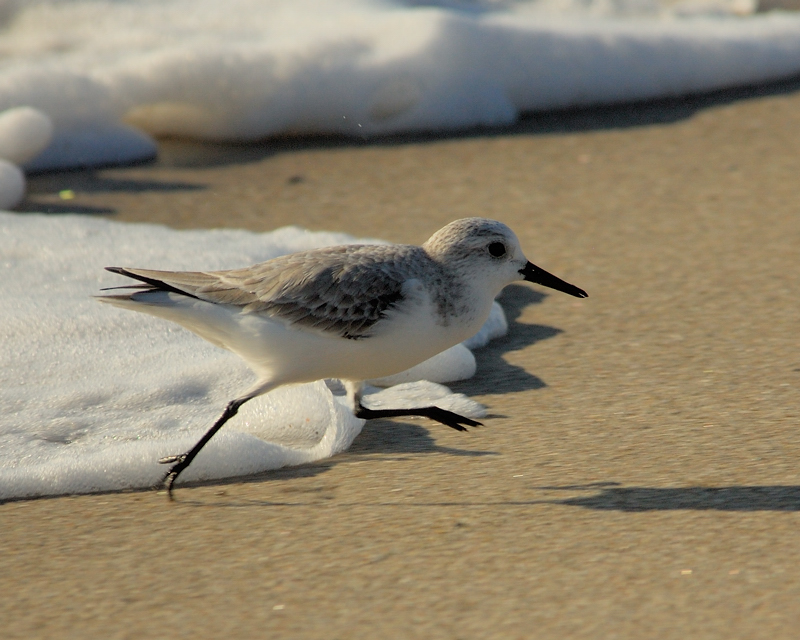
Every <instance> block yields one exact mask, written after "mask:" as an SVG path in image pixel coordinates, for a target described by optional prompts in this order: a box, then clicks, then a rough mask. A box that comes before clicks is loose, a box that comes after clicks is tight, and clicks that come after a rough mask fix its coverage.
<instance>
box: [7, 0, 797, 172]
mask: <svg viewBox="0 0 800 640" xmlns="http://www.w3.org/2000/svg"><path fill="white" fill-rule="evenodd" d="M422 4H425V5H428V6H418V5H422ZM437 5H438V6H437ZM754 8H755V0H661V1H660V2H659V1H657V0H538V1H536V2H531V1H528V2H512V1H508V2H490V1H488V0H487V1H486V2H479V1H473V2H467V1H463V2H458V1H455V0H451V1H445V0H442V1H441V2H438V3H437V2H430V3H417V2H409V3H399V2H396V3H392V2H388V1H385V0H384V1H381V0H342V1H341V2H329V1H328V0H272V1H267V0H229V1H228V2H225V3H219V2H217V1H216V0H159V1H158V2H155V1H153V0H139V1H138V2H137V1H133V0H132V1H129V2H116V1H114V0H92V1H88V0H83V1H80V0H76V1H71V2H63V1H60V0H37V1H31V2H25V3H13V4H10V5H8V6H7V7H6V9H7V10H6V12H5V13H6V14H8V15H6V24H5V28H4V31H3V37H2V39H1V40H0V54H2V55H0V109H6V108H10V107H18V106H30V107H35V108H37V109H39V110H41V111H42V112H44V113H46V114H47V115H48V116H49V117H50V118H52V120H53V122H54V123H55V126H56V137H55V140H54V142H53V145H52V146H51V147H50V148H49V149H47V150H45V151H44V154H43V155H42V156H40V157H39V158H37V159H36V160H35V161H33V162H32V163H31V164H30V165H29V167H30V168H35V169H43V168H53V167H69V166H77V165H91V164H93V163H94V164H107V163H110V162H123V161H126V160H133V159H136V158H143V157H150V156H152V155H153V153H154V152H155V148H156V147H155V144H154V142H153V141H152V139H150V138H149V137H148V135H147V134H150V135H155V136H160V135H172V136H189V137H193V138H198V139H204V140H256V139H259V138H264V137H266V136H271V135H276V134H286V133H343V134H351V135H359V136H363V135H374V134H386V133H393V132H402V131H419V130H442V129H454V128H459V127H467V126H474V125H491V124H503V123H509V122H512V121H513V120H514V119H515V118H516V117H517V115H518V114H519V113H521V112H524V111H531V110H537V109H552V108H556V107H565V106H574V105H587V104H599V103H608V102H615V101H622V100H634V99H643V98H652V97H657V96H666V95H677V94H683V93H688V92H696V91H705V90H710V89H716V88H720V87H726V86H732V85H737V84H743V83H751V82H759V81H764V80H769V79H773V78H778V77H781V76H786V75H789V74H794V73H798V72H800V16H798V15H797V14H791V13H781V12H773V13H770V14H765V15H744V16H739V17H737V16H736V14H750V13H752V11H753V9H754ZM686 16H689V17H686ZM126 123H127V125H131V126H133V127H135V129H131V128H129V127H128V126H127V125H126Z"/></svg>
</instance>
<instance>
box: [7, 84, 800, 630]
mask: <svg viewBox="0 0 800 640" xmlns="http://www.w3.org/2000/svg"><path fill="white" fill-rule="evenodd" d="M677 108H678V106H676V109H677ZM637 109H639V107H631V109H630V115H631V118H633V119H635V117H636V112H637ZM689 113H690V115H687V116H686V117H683V118H673V119H669V118H664V119H662V120H656V119H655V118H651V119H650V120H646V121H645V124H642V125H641V126H629V127H624V128H614V127H610V128H589V129H588V130H570V131H556V132H549V133H545V132H541V131H526V130H518V131H515V132H514V133H498V132H494V133H489V134H483V133H481V134H476V135H465V136H454V137H445V138H436V139H433V140H425V141H419V140H416V141H415V140H406V141H402V142H397V143H392V144H383V143H374V144H366V145H352V146H350V145H344V146H333V147H326V146H324V145H323V146H321V147H314V146H311V147H303V148H299V149H292V148H283V149H279V150H276V151H274V152H270V153H265V154H264V155H263V156H262V157H257V158H251V159H248V160H246V161H237V162H232V161H226V162H225V163H221V164H215V165H211V166H203V167H177V166H165V165H163V164H158V163H156V164H152V165H140V166H136V167H125V168H114V169H102V170H96V171H89V172H70V173H64V174H47V175H41V176H34V177H32V179H31V180H30V184H31V192H30V195H29V198H28V200H27V201H26V203H25V204H24V205H23V208H27V207H28V206H29V205H30V206H35V205H41V204H45V205H46V204H48V203H50V204H52V205H62V204H63V201H62V200H61V199H60V197H59V193H60V192H62V191H64V190H67V189H69V190H72V191H73V193H74V195H75V198H74V199H73V200H70V201H69V203H68V204H69V205H70V206H76V207H83V208H84V209H85V210H86V212H87V213H91V212H94V213H95V214H96V215H109V216H110V217H112V218H113V219H115V220H120V221H123V222H134V221H139V222H155V223H159V224H166V225H168V226H172V227H176V228H190V227H199V228H203V227H214V226H229V227H241V228H247V229H251V230H255V231H259V230H265V229H269V228H275V227H278V226H283V225H285V224H297V225H299V226H304V227H307V228H311V229H314V230H318V229H326V230H332V231H344V232H347V233H352V234H354V235H358V236H372V237H379V238H383V239H386V240H391V241H396V242H413V243H419V242H422V241H424V240H425V239H426V238H427V237H428V236H429V235H430V233H431V232H432V231H434V230H436V229H438V228H440V227H441V226H443V225H444V224H445V223H446V222H447V221H449V220H451V219H454V218H457V217H466V216H469V215H479V216H484V217H490V218H496V219H500V220H502V221H503V222H506V223H507V224H509V226H510V227H511V228H512V229H514V230H515V232H516V233H517V235H518V236H519V238H520V241H521V243H522V246H523V248H524V249H525V250H526V252H527V253H528V254H529V258H530V259H531V260H532V261H534V262H535V263H537V264H539V265H540V266H542V267H543V268H545V269H547V270H549V271H552V272H554V273H557V274H559V276H560V277H562V278H564V279H565V280H567V281H569V282H575V283H576V284H577V285H578V286H581V287H582V288H584V289H586V290H587V291H588V292H589V295H590V297H589V298H588V299H587V300H586V301H578V300H573V299H569V298H567V297H566V296H557V295H552V296H551V295H543V294H544V293H545V292H544V291H543V290H539V289H536V288H535V287H523V286H514V287H511V288H509V289H508V290H507V292H506V293H505V294H504V301H505V305H504V306H505V307H506V310H507V315H508V317H509V324H510V328H509V334H508V337H507V338H506V339H505V340H501V341H497V342H495V343H492V344H490V345H489V346H487V347H486V348H484V349H481V350H478V351H477V352H476V357H477V359H478V374H477V375H476V377H474V378H473V379H471V380H467V381H464V382H462V383H458V384H454V385H451V386H452V388H453V389H454V390H456V391H460V392H463V393H467V394H469V395H470V396H472V397H474V398H475V399H476V400H478V401H479V402H483V403H484V404H487V405H488V407H489V413H490V417H489V418H488V419H487V420H485V421H484V422H485V424H486V426H485V427H483V428H481V429H476V430H473V431H471V432H470V433H468V434H460V433H455V432H454V433H449V431H450V430H448V429H446V428H439V426H438V425H435V424H432V423H429V422H427V421H424V420H415V421H411V420H409V421H396V422H384V421H374V422H372V423H368V425H367V426H366V427H365V429H364V431H363V432H362V434H361V435H360V436H359V437H358V438H357V439H356V441H355V443H354V444H353V446H352V447H351V449H350V450H348V451H347V452H345V453H343V454H340V455H338V456H336V457H334V458H331V459H328V460H325V461H323V462H321V463H318V464H313V465H306V466H301V467H295V468H287V469H283V470H280V471H276V472H270V473H269V474H264V475H262V476H259V477H256V478H251V479H247V480H244V481H243V480H241V479H236V480H232V481H226V482H220V483H210V484H205V485H202V486H197V487H185V488H179V489H178V491H177V498H178V502H177V503H175V504H168V503H167V501H166V498H165V497H164V495H163V494H157V493H146V492H144V493H139V492H136V493H124V494H101V495H88V496H76V497H62V498H52V499H46V500H44V499H40V500H33V501H15V502H8V503H5V504H2V505H0V518H2V521H3V527H2V530H1V531H0V546H2V548H3V550H4V554H3V560H2V561H0V567H2V569H3V571H2V573H0V585H2V587H3V590H4V593H6V594H7V597H6V598H4V599H3V603H2V604H0V617H2V619H3V620H5V621H6V634H7V635H8V637H20V638H23V637H24V638H39V637H41V638H44V637H63V636H64V635H66V634H68V633H70V632H75V631H77V630H80V631H81V633H82V635H83V636H84V637H104V638H108V637H119V638H125V637H131V638H134V637H155V636H158V635H160V634H163V633H165V632H164V630H165V629H169V633H170V635H171V636H176V637H190V636H194V637H197V636H198V635H201V636H220V635H223V634H224V635H231V634H233V633H235V634H237V635H242V636H245V635H247V636H253V635H262V634H263V633H264V630H265V629H269V633H270V635H271V636H273V637H291V638H312V637H331V638H333V637H348V638H360V637H364V638H366V637H375V635H377V634H387V635H392V636H395V637H397V636H406V635H412V634H414V635H418V636H422V637H429V638H438V637H455V636H463V637H504V638H507V637H528V636H529V634H530V630H531V629H534V628H535V629H536V630H537V631H536V635H537V637H540V638H566V637H569V638H603V637H607V636H608V634H609V629H613V630H614V633H615V634H616V635H617V636H618V637H620V638H641V637H642V636H643V635H653V634H655V635H657V636H658V637H660V638H672V637H676V638H677V637H687V636H688V637H726V638H737V637H741V638H753V637H764V638H767V637H769V638H791V637H793V636H794V635H795V634H796V629H797V625H798V622H800V620H798V617H799V616H800V614H798V613H797V612H796V606H795V605H796V600H797V594H798V593H799V592H800V579H799V578H798V576H799V575H800V549H798V546H797V545H796V544H795V540H796V533H795V532H796V530H797V525H798V520H799V519H800V516H799V515H798V512H800V472H799V471H797V469H796V466H797V465H796V461H797V459H798V457H799V456H800V438H798V437H797V435H796V433H797V415H798V414H797V388H798V385H800V359H799V357H798V356H797V318H798V317H800V313H799V312H800V303H799V302H798V300H797V296H796V295H795V291H794V290H795V289H796V282H795V281H796V277H795V272H796V264H797V258H796V256H797V247H798V246H800V216H798V205H797V203H798V202H800V183H798V180H797V176H798V175H800V136H798V135H797V131H800V92H799V91H798V87H797V86H796V85H791V86H787V90H786V91H785V92H773V93H769V94H768V95H759V96H758V97H755V98H752V99H741V98H736V99H733V100H731V101H722V102H715V103H713V104H711V105H709V106H703V107H701V108H698V109H695V110H694V111H690V112H689ZM612 119H613V118H612ZM298 176H300V177H301V179H299V180H298V179H296V178H297V177H298ZM103 212H107V213H103Z"/></svg>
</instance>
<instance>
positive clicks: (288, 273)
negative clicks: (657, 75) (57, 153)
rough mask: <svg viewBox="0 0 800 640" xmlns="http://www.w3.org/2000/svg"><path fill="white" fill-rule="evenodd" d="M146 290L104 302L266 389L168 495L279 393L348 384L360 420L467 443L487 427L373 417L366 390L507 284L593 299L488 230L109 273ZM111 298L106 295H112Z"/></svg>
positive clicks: (475, 313)
mask: <svg viewBox="0 0 800 640" xmlns="http://www.w3.org/2000/svg"><path fill="white" fill-rule="evenodd" d="M106 268H107V269H108V270H109V271H111V272H113V273H117V274H120V275H123V276H127V277H129V278H133V279H135V280H138V283H137V284H134V285H128V286H124V287H114V288H113V289H127V290H128V291H126V292H125V293H117V294H114V295H103V296H99V299H100V300H101V301H103V302H109V303H111V304H114V305H116V306H119V307H123V308H126V309H132V310H134V311H139V312H142V313H147V314H150V315H153V316H157V317H159V318H164V319H166V320H170V321H172V322H176V323H178V324H180V325H182V326H183V327H185V328H187V329H189V330H190V331H192V332H194V333H196V334H197V335H199V336H200V337H202V338H205V339H206V340H208V341H209V342H211V343H212V344H214V345H217V346H218V347H222V348H223V349H228V350H230V351H232V352H233V353H235V354H237V355H238V356H240V357H241V358H242V359H243V360H244V361H245V362H246V363H247V364H248V365H249V366H250V367H251V368H252V369H253V371H254V372H255V373H256V375H257V381H256V383H255V384H254V385H253V386H252V387H250V388H249V389H248V390H247V391H245V392H244V393H243V394H242V395H240V396H239V397H237V398H234V399H233V400H231V401H230V402H229V403H228V405H227V406H226V407H225V410H224V411H223V413H222V415H221V416H220V417H219V418H218V419H217V421H216V422H215V423H214V424H213V425H212V427H211V428H210V429H209V430H208V431H207V432H206V433H205V434H204V435H203V437H202V438H200V440H199V441H198V442H197V444H195V445H194V447H192V448H191V449H190V450H189V451H187V452H186V453H182V454H179V455H174V456H167V457H165V458H162V459H160V460H159V462H160V463H162V464H170V465H172V466H171V467H170V468H169V471H167V473H166V474H165V475H164V477H163V479H162V481H161V486H164V487H165V488H166V489H167V493H168V496H169V497H170V499H172V489H173V486H174V484H175V481H176V480H177V478H178V476H179V475H180V474H181V473H182V472H183V471H184V470H185V469H186V468H187V467H188V466H189V465H190V464H191V463H192V460H194V458H195V457H196V456H197V454H198V453H199V452H200V450H201V449H202V448H203V447H204V446H205V445H206V444H207V443H208V441H209V440H211V438H213V437H214V434H215V433H217V431H219V429H220V428H222V426H223V425H224V424H225V423H226V422H227V421H228V420H230V419H231V418H232V417H233V416H235V415H236V413H237V411H238V410H239V408H240V407H241V406H242V405H243V404H244V403H245V402H247V401H248V400H251V399H252V398H255V397H256V396H259V395H261V394H264V393H267V392H268V391H270V390H272V389H275V388H276V387H279V386H281V385H285V384H293V383H301V382H311V381H315V380H320V379H324V378H338V379H340V380H341V381H342V382H343V383H344V385H345V388H346V390H347V395H348V401H349V403H350V405H351V407H352V410H353V412H354V414H355V415H356V417H358V418H363V419H366V420H369V419H372V418H390V417H398V416H412V415H414V416H425V417H428V418H430V419H432V420H435V421H438V422H441V423H442V424H445V425H447V426H448V427H452V428H453V429H457V430H459V431H465V430H466V427H465V425H466V426H478V425H480V423H479V422H477V421H475V420H472V419H470V418H465V417H463V416H460V415H458V414H456V413H453V412H451V411H446V410H444V409H441V408H439V407H435V406H431V407H419V408H413V409H380V410H376V409H370V408H368V407H365V406H364V405H363V404H362V402H361V395H362V389H363V381H364V380H370V379H373V378H382V377H385V376H389V375H393V374H395V373H399V372H400V371H404V370H405V369H408V368H410V367H412V366H414V365H416V364H419V363H420V362H422V361H424V360H427V359H428V358H431V357H433V356H434V355H436V354H437V353H439V352H441V351H444V350H445V349H448V348H450V347H452V346H453V345H456V344H458V343H459V342H461V341H463V340H465V339H467V338H469V337H470V336H472V335H474V334H475V333H476V332H477V331H478V330H479V329H480V328H481V326H482V325H483V323H484V322H485V321H486V319H487V318H488V316H489V311H490V309H491V306H492V302H493V300H494V299H495V297H496V296H497V295H498V294H499V293H500V291H501V290H502V289H503V287H505V286H506V285H508V284H511V283H512V282H517V281H520V280H525V281H528V282H534V283H537V284H540V285H544V286H546V287H550V288H553V289H556V290H558V291H562V292H564V293H567V294H569V295H572V296H576V297H578V298H585V297H587V294H586V292H585V291H584V290H583V289H579V288H578V287H576V286H574V285H571V284H569V283H567V282H564V281H563V280H561V279H560V278H557V277H556V276H554V275H552V274H550V273H548V272H547V271H545V270H544V269H541V268H539V267H537V266H536V265H534V264H533V263H531V262H530V261H529V260H528V259H527V258H526V257H525V255H524V254H523V252H522V249H521V248H520V245H519V241H518V240H517V237H516V235H514V232H513V231H511V229H509V228H508V227H507V226H506V225H504V224H502V223H501V222H496V221H494V220H486V219H483V218H465V219H462V220H456V221H455V222H451V223H450V224H448V225H447V226H445V227H444V228H442V229H440V230H439V231H437V232H436V233H435V234H433V236H431V238H430V239H429V240H428V241H427V242H425V244H423V245H422V246H421V247H418V246H414V245H403V244H387V245H343V246H337V247H327V248H322V249H313V250H311V251H303V252H300V253H294V254H289V255H285V256H281V257H279V258H275V259H273V260H268V261H267V262H262V263H260V264H256V265H253V266H251V267H246V268H243V269H232V270H229V271H155V270H152V269H136V268H129V267H106ZM105 290H108V289H105Z"/></svg>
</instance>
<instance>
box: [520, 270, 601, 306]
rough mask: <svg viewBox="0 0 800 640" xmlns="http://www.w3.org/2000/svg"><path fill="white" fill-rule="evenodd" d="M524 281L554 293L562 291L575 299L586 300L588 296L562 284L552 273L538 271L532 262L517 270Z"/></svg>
mask: <svg viewBox="0 0 800 640" xmlns="http://www.w3.org/2000/svg"><path fill="white" fill-rule="evenodd" d="M519 272H520V274H521V275H522V277H523V278H525V280H527V281H528V282H534V283H536V284H541V285H543V286H545V287H550V288H551V289H555V290H556V291H563V292H564V293H568V294H569V295H571V296H575V297H576V298H588V297H589V294H588V293H586V292H585V291H584V290H583V289H579V288H578V287H576V286H575V285H574V284H570V283H569V282H564V281H563V280H562V279H561V278H556V277H555V276H554V275H553V274H552V273H547V271H545V270H544V269H540V268H539V267H537V266H536V265H535V264H533V263H532V262H529V263H528V264H526V265H525V268H524V269H520V270H519Z"/></svg>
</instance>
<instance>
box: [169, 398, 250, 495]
mask: <svg viewBox="0 0 800 640" xmlns="http://www.w3.org/2000/svg"><path fill="white" fill-rule="evenodd" d="M250 397H251V396H250ZM250 397H248V396H245V397H244V398H237V399H236V400H231V401H230V402H229V403H228V406H227V407H225V411H223V412H222V415H221V416H220V417H219V420H217V421H216V422H215V423H214V426H213V427H211V428H210V429H209V430H208V431H206V433H205V435H204V436H203V437H202V438H200V440H199V441H198V442H197V444H196V445H194V446H193V447H192V448H191V449H190V450H189V451H187V452H186V453H182V454H180V455H178V456H167V457H165V458H161V459H160V460H159V461H158V462H159V464H172V463H173V462H174V463H176V464H174V465H173V466H172V467H170V470H169V471H167V473H166V475H165V476H164V477H163V478H162V479H161V482H160V483H159V486H163V487H164V488H166V490H167V496H169V499H170V500H172V499H173V497H172V486H173V485H174V484H175V480H177V479H178V476H179V475H181V473H183V471H184V470H185V469H186V467H188V466H189V465H190V464H192V460H194V459H195V457H196V456H197V454H198V453H200V450H201V449H202V448H203V447H205V446H206V444H207V443H208V441H209V440H211V438H213V437H214V434H215V433H216V432H217V431H219V430H220V429H221V428H222V425H224V424H225V423H226V422H227V421H228V420H230V419H231V418H232V417H233V416H235V415H236V413H237V412H238V411H239V407H241V406H242V405H243V404H244V403H245V402H247V401H248V400H250Z"/></svg>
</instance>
